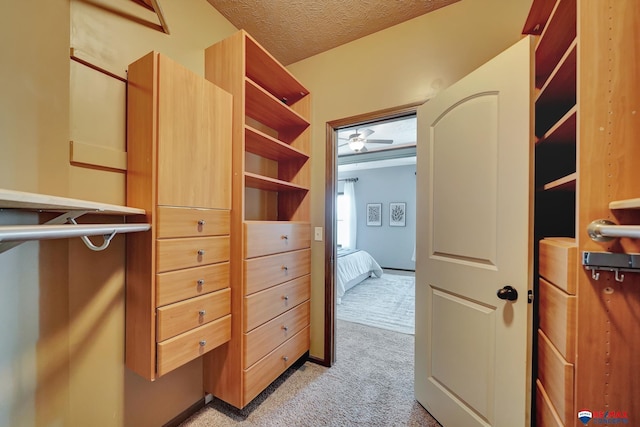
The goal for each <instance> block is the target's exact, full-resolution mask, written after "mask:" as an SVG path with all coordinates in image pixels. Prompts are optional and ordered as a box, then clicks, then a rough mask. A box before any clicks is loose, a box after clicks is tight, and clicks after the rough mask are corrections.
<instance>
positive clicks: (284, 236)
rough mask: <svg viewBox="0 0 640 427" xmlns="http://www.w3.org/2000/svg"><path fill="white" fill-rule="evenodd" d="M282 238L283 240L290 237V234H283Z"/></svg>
mask: <svg viewBox="0 0 640 427" xmlns="http://www.w3.org/2000/svg"><path fill="white" fill-rule="evenodd" d="M280 238H281V239H282V240H287V239H288V238H289V236H287V235H286V234H283V235H282V236H280Z"/></svg>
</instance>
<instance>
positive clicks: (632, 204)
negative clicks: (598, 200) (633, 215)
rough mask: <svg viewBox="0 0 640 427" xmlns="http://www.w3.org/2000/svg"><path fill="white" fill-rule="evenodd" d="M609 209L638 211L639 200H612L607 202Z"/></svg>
mask: <svg viewBox="0 0 640 427" xmlns="http://www.w3.org/2000/svg"><path fill="white" fill-rule="evenodd" d="M609 209H640V198H638V199H626V200H614V201H612V202H609Z"/></svg>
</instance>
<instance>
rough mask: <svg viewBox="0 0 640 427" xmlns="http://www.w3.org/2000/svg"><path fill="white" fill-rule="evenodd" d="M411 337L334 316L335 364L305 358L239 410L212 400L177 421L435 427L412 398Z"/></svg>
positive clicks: (187, 425) (196, 425)
mask: <svg viewBox="0 0 640 427" xmlns="http://www.w3.org/2000/svg"><path fill="white" fill-rule="evenodd" d="M413 342H414V337H413V335H408V334H403V333H398V332H392V331H388V330H383V329H378V328H373V327H370V326H365V325H361V324H357V323H351V322H346V321H342V320H338V323H337V355H336V358H337V361H336V363H335V364H334V366H333V367H331V368H325V367H323V366H320V365H317V364H314V363H310V362H306V363H304V364H303V365H302V366H300V367H297V368H291V369H289V370H288V371H287V372H285V373H284V374H283V376H282V377H280V378H279V379H278V380H276V382H275V383H274V384H272V385H271V386H270V387H269V388H268V389H267V390H265V391H264V392H263V393H262V394H261V395H259V396H258V397H257V398H256V399H255V400H254V401H253V402H251V403H250V404H249V405H248V406H247V407H245V408H244V409H243V410H242V411H240V410H237V409H235V408H232V407H230V406H229V405H227V404H225V403H224V402H221V401H219V400H217V399H214V401H213V402H212V403H210V404H209V405H208V406H206V407H205V408H203V409H202V410H200V411H199V412H198V413H197V414H195V415H194V416H192V417H191V418H190V419H188V420H187V421H185V422H184V423H183V424H181V426H184V427H203V426H216V427H219V426H222V427H224V426H235V425H247V426H283V427H284V426H287V427H290V426H301V427H302V426H305V427H307V426H314V427H316V426H317V427H324V426H336V427H338V426H341V427H342V426H439V424H438V423H437V422H436V421H435V420H434V419H433V418H432V417H431V416H430V415H429V413H428V412H427V411H426V410H425V409H424V408H423V407H422V406H421V405H420V404H419V403H418V402H416V400H415V399H414V397H413Z"/></svg>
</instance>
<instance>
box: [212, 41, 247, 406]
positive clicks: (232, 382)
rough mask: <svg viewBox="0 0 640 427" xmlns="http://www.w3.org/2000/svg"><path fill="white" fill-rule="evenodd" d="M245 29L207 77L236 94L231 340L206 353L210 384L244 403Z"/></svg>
mask: <svg viewBox="0 0 640 427" xmlns="http://www.w3.org/2000/svg"><path fill="white" fill-rule="evenodd" d="M244 35H245V33H244V32H243V31H239V32H237V33H235V34H233V35H232V36H230V37H228V38H226V39H224V40H222V41H220V42H218V43H216V44H214V45H213V46H210V47H208V48H207V49H206V50H205V64H204V66H205V77H206V79H207V80H209V81H211V82H213V83H214V84H216V85H218V86H220V87H221V88H223V89H224V90H226V91H228V92H230V93H232V94H233V96H234V100H233V117H234V120H233V125H232V129H233V130H232V135H231V137H232V150H231V153H232V154H231V158H232V160H231V169H232V172H233V173H232V180H231V192H232V194H233V197H232V200H231V212H232V215H231V236H232V237H231V261H230V274H231V313H232V315H233V316H234V319H235V320H234V321H233V322H231V340H230V341H229V342H228V343H226V344H224V345H222V346H220V347H218V348H216V349H214V350H213V351H211V352H210V353H207V354H206V355H205V356H204V358H203V361H204V379H203V382H204V389H205V391H207V392H210V393H212V394H213V395H215V396H217V397H218V398H220V399H222V400H224V401H225V402H227V403H229V404H231V405H234V406H236V407H243V406H244V402H243V400H242V386H243V376H242V354H243V348H242V346H243V343H242V322H241V321H239V320H240V319H242V313H243V298H242V283H243V279H242V268H243V264H242V258H243V253H242V244H243V240H244V237H243V236H244V228H243V220H244V200H245V192H244V175H243V174H242V173H239V172H238V171H244V168H245V155H244V151H245V150H244V124H245V117H244V105H245V100H244V98H245V96H244V90H245V81H244V80H245V79H244V75H245V70H246V58H245V49H244V45H245V40H244Z"/></svg>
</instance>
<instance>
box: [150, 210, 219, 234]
mask: <svg viewBox="0 0 640 427" xmlns="http://www.w3.org/2000/svg"><path fill="white" fill-rule="evenodd" d="M229 216H230V212H229V211H228V210H224V209H196V208H176V207H170V206H158V209H157V217H156V218H157V219H156V224H157V229H156V233H157V234H156V238H158V239H163V238H167V237H199V236H220V235H224V234H229Z"/></svg>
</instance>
